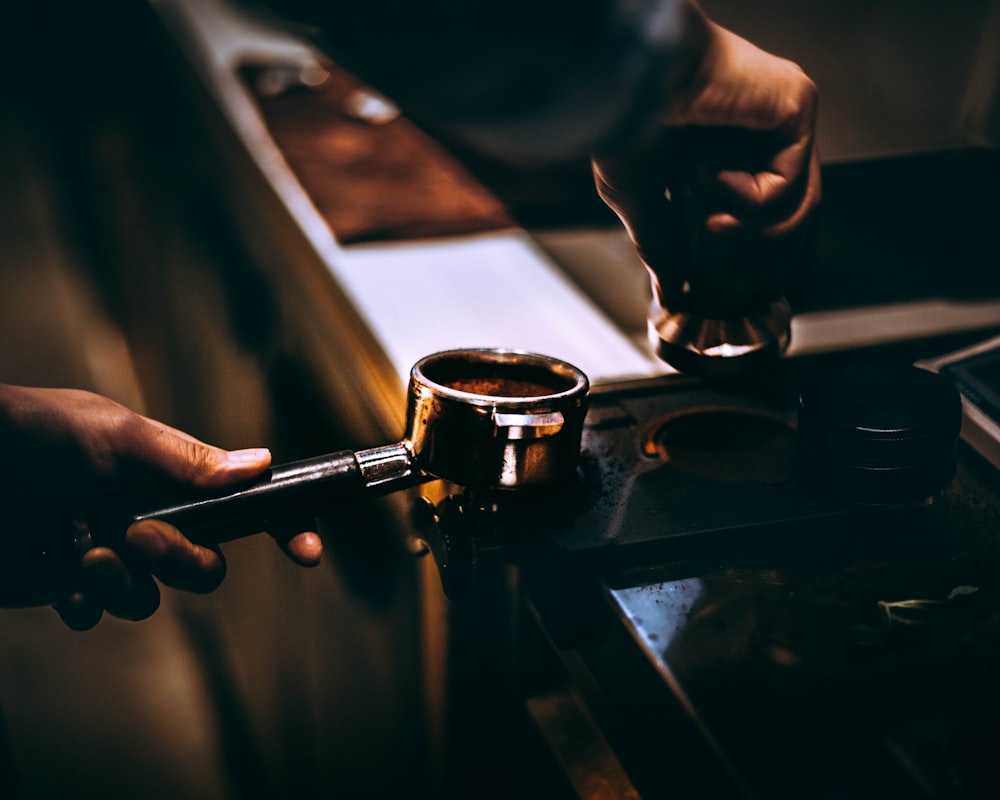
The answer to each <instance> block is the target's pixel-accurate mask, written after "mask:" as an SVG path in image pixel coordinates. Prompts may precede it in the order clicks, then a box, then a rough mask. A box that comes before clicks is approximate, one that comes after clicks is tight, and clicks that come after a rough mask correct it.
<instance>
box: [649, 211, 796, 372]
mask: <svg viewBox="0 0 1000 800" xmlns="http://www.w3.org/2000/svg"><path fill="white" fill-rule="evenodd" d="M689 231H691V232H689V234H688V235H687V237H678V239H679V241H685V240H686V243H687V246H686V248H685V249H684V250H682V252H681V253H680V258H681V259H682V263H683V264H684V268H685V274H684V276H683V277H681V279H680V280H679V281H678V282H677V283H676V284H674V285H666V284H665V283H664V282H663V281H662V280H661V279H660V278H658V277H657V276H656V275H655V274H653V276H652V280H653V300H652V304H651V308H650V313H649V337H650V343H651V344H652V347H653V350H654V351H655V352H656V354H657V355H658V356H659V357H660V358H662V359H663V360H664V361H666V362H667V363H668V364H670V365H672V366H674V367H676V368H677V369H678V370H680V371H681V372H689V373H694V374H697V375H703V376H705V377H708V378H730V377H737V376H740V375H744V374H747V373H749V372H752V371H754V370H757V369H759V368H760V367H762V366H765V365H766V364H769V363H772V362H774V361H776V360H777V359H778V358H779V357H780V356H781V355H782V354H783V353H784V352H785V350H786V349H787V348H788V344H789V341H790V340H791V319H792V312H791V307H790V305H789V303H788V301H787V299H785V297H784V295H783V293H782V291H781V288H780V287H779V285H778V280H777V279H776V278H775V276H774V275H772V274H771V273H770V272H769V271H768V269H767V268H766V267H767V262H766V259H765V254H764V253H763V252H762V250H761V249H760V248H755V247H753V246H751V245H749V244H748V243H747V242H745V241H743V240H742V239H741V238H740V237H738V236H727V237H724V238H723V237H716V236H712V235H710V234H708V233H707V232H706V231H704V230H700V229H699V228H698V227H697V226H691V227H690V228H689Z"/></svg>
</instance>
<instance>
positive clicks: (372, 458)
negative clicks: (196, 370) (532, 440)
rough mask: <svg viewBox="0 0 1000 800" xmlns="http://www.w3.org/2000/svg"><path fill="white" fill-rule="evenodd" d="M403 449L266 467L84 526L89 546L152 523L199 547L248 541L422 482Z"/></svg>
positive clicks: (402, 445) (343, 454) (386, 448)
mask: <svg viewBox="0 0 1000 800" xmlns="http://www.w3.org/2000/svg"><path fill="white" fill-rule="evenodd" d="M427 478H428V476H426V475H425V474H424V473H423V472H421V470H420V469H419V468H418V467H417V466H416V464H415V463H414V460H413V457H412V454H411V453H410V450H409V448H408V447H407V446H406V444H405V443H399V444H394V445H386V446H384V447H377V448H374V449H371V450H358V451H351V450H344V451H341V452H338V453H331V454H329V455H324V456H317V457H315V458H308V459H304V460H302V461H295V462H291V463H288V464H283V465H280V466H276V467H272V468H271V469H269V470H268V471H267V472H265V473H264V475H263V476H261V477H260V478H259V479H257V480H255V481H253V482H252V483H250V484H244V485H241V486H237V487H235V488H232V489H230V490H228V491H226V492H223V493H213V494H210V495H202V496H199V497H192V498H189V499H186V500H184V501H182V502H177V503H172V504H169V505H165V506H162V507H159V508H154V509H149V510H146V511H142V512H141V513H138V514H133V515H131V516H130V517H128V518H125V519H122V518H121V517H119V518H118V520H111V519H91V520H88V523H89V526H90V529H91V533H92V536H93V538H94V543H95V544H96V543H101V542H102V541H107V538H108V537H112V538H114V537H118V538H120V537H121V536H122V535H123V534H124V531H125V529H126V528H128V526H129V525H131V524H132V523H134V522H138V521H140V520H145V519H158V520H162V521H164V522H169V523H170V524H171V525H174V526H175V527H177V528H178V529H179V530H180V531H181V532H182V533H183V534H184V535H185V536H187V537H188V538H189V539H191V540H192V541H194V542H197V543H199V544H218V543H220V542H227V541H231V540H233V539H239V538H242V537H244V536H250V535H252V534H255V533H260V532H261V531H266V530H268V529H269V527H271V526H273V525H276V524H280V523H282V522H287V521H288V520H290V519H302V518H303V517H305V518H309V517H315V516H319V515H321V514H324V513H327V512H329V511H332V510H333V509H335V508H336V507H338V506H339V505H341V504H343V503H345V502H347V501H350V500H352V499H358V498H360V497H362V496H364V495H365V494H384V493H386V492H390V491H395V490H397V489H402V488H405V487H407V486H412V485H415V484H417V483H421V482H423V481H424V480H427Z"/></svg>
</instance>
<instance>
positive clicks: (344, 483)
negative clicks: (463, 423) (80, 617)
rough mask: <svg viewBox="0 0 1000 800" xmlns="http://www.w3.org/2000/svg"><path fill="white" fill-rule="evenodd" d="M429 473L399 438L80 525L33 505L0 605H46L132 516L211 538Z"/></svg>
mask: <svg viewBox="0 0 1000 800" xmlns="http://www.w3.org/2000/svg"><path fill="white" fill-rule="evenodd" d="M429 478H430V476H429V475H427V474H425V473H424V472H422V471H421V470H420V469H419V468H418V467H417V466H416V465H415V462H414V459H413V457H412V454H411V453H410V449H409V447H408V446H407V445H406V444H405V443H400V444H395V445H387V446H384V447H378V448H374V449H371V450H359V451H357V452H354V451H350V450H345V451H342V452H339V453H332V454H330V455H324V456H318V457H316V458H309V459H305V460H303V461H296V462H292V463H289V464H284V465H281V466H276V467H273V468H271V469H270V470H268V471H267V472H265V473H264V474H263V475H262V476H261V477H260V478H258V479H257V480H255V481H253V482H251V483H246V484H243V485H240V486H237V487H232V488H229V489H226V490H224V491H221V492H220V491H216V492H214V493H212V494H208V493H204V494H202V495H200V496H197V497H190V498H188V499H186V500H184V501H180V502H176V503H172V504H169V505H164V506H160V507H158V508H153V509H148V510H145V511H143V512H141V513H137V514H136V513H132V512H129V511H124V510H122V509H121V508H120V507H117V508H116V509H111V508H108V507H103V508H102V509H101V510H100V511H93V512H92V513H90V514H89V515H88V516H87V520H86V524H85V525H82V524H71V523H70V519H71V515H70V514H69V513H68V512H67V511H65V510H62V509H56V508H53V509H45V510H40V511H39V513H38V515H37V518H36V519H34V520H33V524H32V526H31V528H30V529H29V530H30V534H31V535H25V536H18V537H11V541H10V542H8V543H7V544H6V545H5V549H4V552H3V554H2V557H0V608H18V607H26V606H38V605H45V604H48V603H52V602H55V601H57V600H59V599H60V598H62V597H65V596H66V594H67V592H69V591H71V590H72V589H73V588H74V583H75V580H76V576H77V571H78V569H79V566H80V559H81V557H82V556H83V554H84V553H85V552H86V551H87V550H89V549H90V548H91V547H94V546H97V545H109V546H111V547H114V546H116V545H117V544H120V543H121V542H122V540H123V539H124V537H125V532H126V530H127V529H128V527H129V526H130V525H131V524H132V523H134V522H137V521H139V520H143V519H159V520H163V521H165V522H169V523H171V524H172V525H175V526H176V527H177V528H178V529H180V531H181V532H182V533H183V534H184V535H185V536H187V537H188V538H189V539H191V540H192V541H194V542H197V543H199V544H205V545H213V544H218V543H220V542H226V541H231V540H233V539H238V538H241V537H244V536H250V535H252V534H255V533H260V532H262V531H266V530H268V529H269V528H270V527H271V526H272V525H275V524H280V523H282V522H287V521H290V520H298V519H302V518H303V517H306V518H308V517H316V516H320V515H321V514H324V513H327V512H329V511H332V510H334V509H335V508H337V507H338V506H340V505H343V504H344V503H346V502H348V501H350V500H352V499H357V498H360V497H363V496H365V495H370V494H384V493H387V492H391V491H395V490H397V489H403V488H406V487H407V486H413V485H416V484H418V483H422V482H424V481H426V480H428V479H429ZM50 512H51V513H50Z"/></svg>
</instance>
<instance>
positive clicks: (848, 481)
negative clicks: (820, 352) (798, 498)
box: [798, 362, 962, 504]
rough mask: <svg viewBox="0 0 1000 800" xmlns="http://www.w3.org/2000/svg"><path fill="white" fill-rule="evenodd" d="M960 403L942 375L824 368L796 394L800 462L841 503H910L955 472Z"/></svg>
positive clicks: (897, 368) (872, 366) (889, 366)
mask: <svg viewBox="0 0 1000 800" xmlns="http://www.w3.org/2000/svg"><path fill="white" fill-rule="evenodd" d="M961 426H962V401H961V397H960V395H959V393H958V390H957V389H956V388H955V387H954V386H953V385H952V384H951V383H950V382H949V381H948V380H947V379H946V378H943V377H941V376H940V375H938V374H937V373H934V372H929V371H927V370H924V369H920V368H918V367H914V366H911V365H909V364H896V363H877V362H865V363H861V364H852V365H848V366H842V367H837V368H834V369H828V370H825V371H824V372H822V373H821V374H818V375H816V376H814V377H813V378H811V379H810V380H808V381H807V382H806V384H805V385H803V387H802V391H801V394H800V397H799V427H798V434H799V443H800V448H801V452H802V453H803V455H804V456H805V461H806V464H807V466H809V467H810V468H811V470H812V471H813V472H814V473H815V477H817V478H818V479H820V480H822V481H824V483H825V484H826V488H827V489H828V490H829V491H831V492H833V493H834V494H835V495H836V496H838V497H839V498H840V499H842V500H845V501H847V502H857V503H872V504H898V503H909V502H913V501H916V500H921V499H924V498H927V497H931V496H933V495H935V494H937V493H938V492H940V491H941V490H942V489H943V488H944V487H945V486H947V485H948V483H949V482H950V481H951V479H952V478H953V477H954V474H955V460H956V452H957V442H958V435H959V431H960V429H961Z"/></svg>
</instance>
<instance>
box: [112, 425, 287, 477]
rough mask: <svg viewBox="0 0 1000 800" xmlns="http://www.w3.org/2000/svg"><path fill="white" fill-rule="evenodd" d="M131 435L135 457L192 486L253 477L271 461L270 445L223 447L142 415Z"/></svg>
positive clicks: (131, 445) (131, 446)
mask: <svg viewBox="0 0 1000 800" xmlns="http://www.w3.org/2000/svg"><path fill="white" fill-rule="evenodd" d="M141 419H142V422H143V424H142V425H139V426H136V430H135V431H134V433H133V436H132V437H130V438H131V441H130V442H129V447H128V449H129V452H130V455H131V456H132V458H133V459H135V460H137V461H139V462H142V463H145V464H147V465H149V466H151V467H153V468H154V469H156V470H158V471H160V472H162V473H164V474H166V475H168V476H169V477H171V478H173V479H175V480H177V481H179V482H183V483H189V484H191V485H192V486H197V487H202V488H212V487H215V486H225V485H227V484H230V483H236V482H239V481H241V480H246V479H249V478H253V477H255V476H256V475H259V474H260V473H261V472H263V471H264V470H265V469H267V467H268V466H269V465H270V463H271V452H270V451H269V450H268V449H267V448H263V447H261V448H248V449H243V450H224V449H222V448H220V447H215V446H214V445H210V444H206V443H205V442H202V441H200V440H199V439H196V438H194V437H193V436H191V435H189V434H187V433H184V432H183V431H180V430H177V429H176V428H171V427H170V426H169V425H164V424H163V423H161V422H157V421H155V420H151V419H148V418H146V417H142V418H141Z"/></svg>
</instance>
